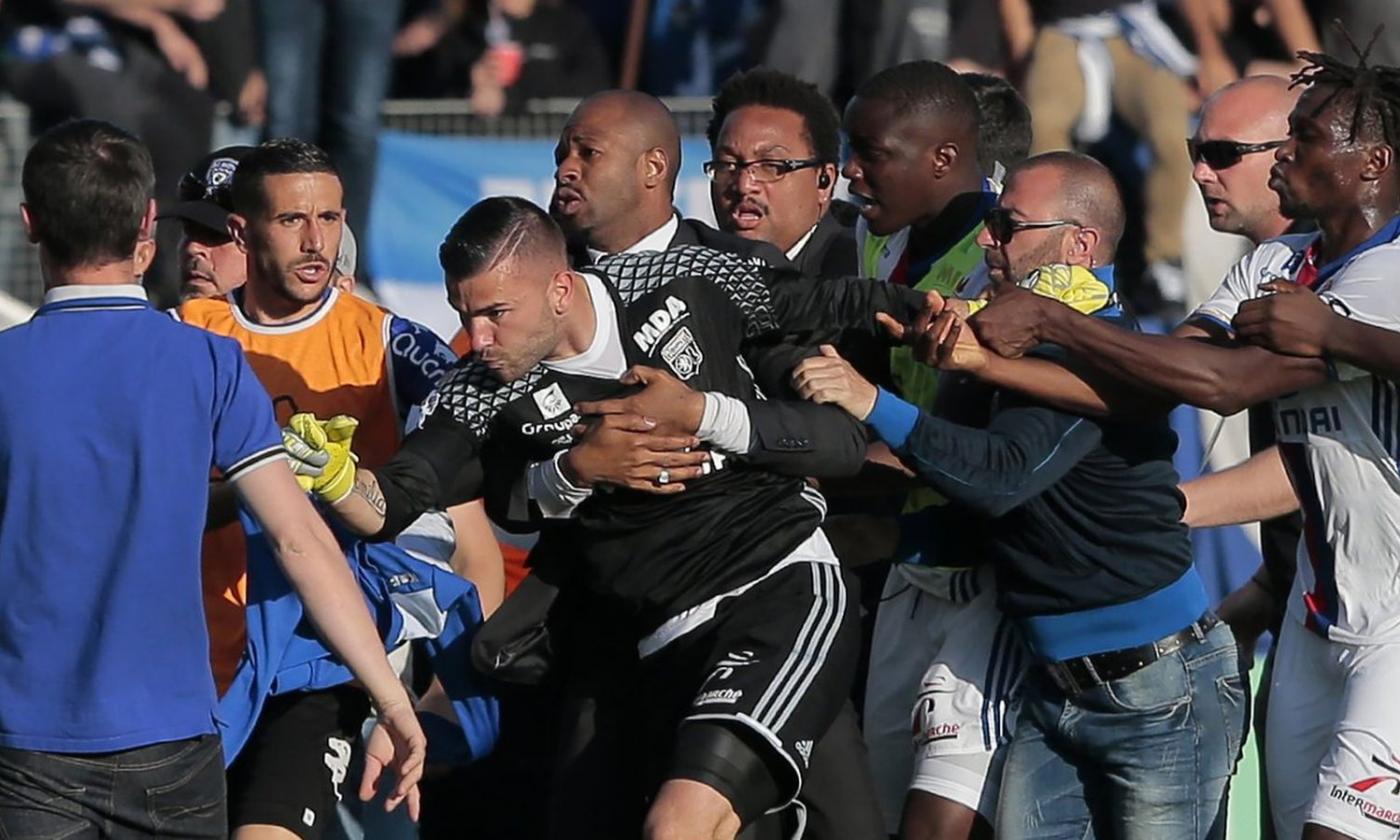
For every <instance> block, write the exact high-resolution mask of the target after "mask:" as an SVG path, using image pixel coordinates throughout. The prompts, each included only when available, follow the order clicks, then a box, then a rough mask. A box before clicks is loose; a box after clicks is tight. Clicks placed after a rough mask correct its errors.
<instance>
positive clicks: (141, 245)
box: [131, 236, 156, 277]
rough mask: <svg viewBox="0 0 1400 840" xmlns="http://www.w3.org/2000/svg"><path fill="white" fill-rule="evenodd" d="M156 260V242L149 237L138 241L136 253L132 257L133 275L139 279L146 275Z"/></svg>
mask: <svg viewBox="0 0 1400 840" xmlns="http://www.w3.org/2000/svg"><path fill="white" fill-rule="evenodd" d="M155 259H156V241H155V239H152V238H148V237H145V236H143V237H141V238H140V239H138V240H136V251H135V252H134V253H133V254H132V255H131V261H132V273H133V274H135V275H136V276H137V277H140V276H141V275H143V274H145V273H146V272H147V271H150V269H151V263H153V262H155Z"/></svg>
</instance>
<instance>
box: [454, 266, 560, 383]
mask: <svg viewBox="0 0 1400 840" xmlns="http://www.w3.org/2000/svg"><path fill="white" fill-rule="evenodd" d="M551 276H552V271H550V270H549V269H548V268H543V269H542V268H541V267H540V266H538V265H536V264H534V263H533V261H531V260H529V259H526V258H519V259H515V258H510V259H506V260H502V261H501V262H500V263H498V264H496V265H495V266H492V267H491V268H489V269H487V270H486V271H483V272H481V273H480V274H476V275H473V276H471V277H467V278H461V279H454V278H451V277H449V278H447V301H448V303H450V304H451V305H452V308H453V309H455V310H457V314H458V315H459V316H460V317H461V321H462V329H463V330H465V331H466V333H467V335H468V336H469V337H470V338H471V346H472V349H473V351H475V352H476V353H477V354H478V355H479V357H480V358H481V360H482V361H483V362H485V363H486V365H487V366H488V367H490V368H491V370H492V372H494V373H495V374H496V376H497V378H499V379H500V380H501V381H502V382H511V381H513V380H516V379H519V378H520V377H522V376H524V375H525V374H526V373H528V372H529V371H530V370H531V369H532V368H533V367H534V366H535V365H537V364H539V363H540V361H541V360H543V359H544V358H546V357H547V356H549V354H550V353H552V352H553V351H554V348H555V347H556V346H557V345H558V344H559V342H560V339H561V336H562V334H563V326H562V319H561V317H560V316H559V315H557V314H555V312H554V311H553V310H552V309H551V307H550V305H549V297H548V289H549V279H550V277H551Z"/></svg>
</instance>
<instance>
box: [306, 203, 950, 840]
mask: <svg viewBox="0 0 1400 840" xmlns="http://www.w3.org/2000/svg"><path fill="white" fill-rule="evenodd" d="M440 257H441V261H442V265H443V269H444V272H445V274H446V278H447V288H448V298H449V301H450V302H451V304H452V306H453V308H454V309H456V310H457V311H458V312H459V313H460V314H461V316H462V322H463V325H464V327H465V328H466V329H467V330H468V332H469V333H470V334H471V338H472V346H473V348H474V352H473V354H472V355H471V356H469V357H467V358H465V359H463V360H462V361H461V362H460V363H459V364H458V366H457V368H456V369H455V370H454V371H453V372H452V373H451V374H449V375H448V376H447V377H445V378H444V379H443V381H442V383H441V385H440V386H439V388H438V390H437V392H435V393H434V394H433V395H432V396H431V397H430V398H429V400H428V402H427V403H425V405H424V413H425V415H426V416H425V420H424V423H423V426H422V427H421V428H420V429H419V430H418V431H416V432H414V433H413V434H411V435H409V437H408V438H407V439H406V440H405V441H404V444H403V446H402V448H401V449H400V451H399V453H398V454H397V455H396V456H395V457H394V458H393V459H392V460H391V461H390V462H389V463H388V464H386V465H384V466H383V467H381V468H379V469H376V470H374V471H368V470H360V471H359V472H358V473H357V474H356V475H355V489H354V491H353V492H351V493H350V494H349V495H348V496H346V497H344V498H343V499H341V500H339V501H338V502H336V503H335V505H334V508H335V510H336V512H337V513H338V514H339V515H340V517H341V518H342V519H343V520H344V522H345V523H346V524H347V525H348V526H349V527H350V528H351V529H352V530H355V531H357V532H359V533H361V534H363V535H366V536H367V538H369V539H373V540H383V539H390V538H392V537H393V535H394V534H395V533H397V531H399V530H400V529H402V528H403V527H404V526H406V525H407V524H408V523H409V522H411V521H412V520H413V519H414V518H415V517H416V516H417V515H418V514H419V513H420V512H421V511H423V510H428V509H433V508H441V507H443V506H444V505H451V504H456V503H459V502H462V501H466V500H469V499H474V498H478V497H483V496H484V497H485V498H486V503H487V509H488V511H489V512H490V513H491V515H492V517H493V518H494V519H496V520H497V521H498V522H500V523H502V524H509V523H512V522H515V523H519V522H522V521H525V520H527V519H533V520H534V521H535V523H536V524H537V525H539V526H540V527H541V540H542V541H549V542H551V543H552V544H554V545H555V546H559V545H564V546H565V547H566V548H567V551H565V552H564V554H565V555H566V556H568V557H572V558H574V559H575V560H576V562H577V563H578V564H579V569H578V570H577V571H578V573H579V574H580V575H581V577H582V582H583V583H584V584H585V585H587V586H590V587H592V588H593V589H594V590H596V591H598V592H599V593H602V594H604V595H606V596H608V597H609V598H611V599H612V600H613V601H615V602H616V603H617V604H618V605H619V609H622V610H625V611H626V612H627V613H628V615H629V617H631V618H632V619H634V621H635V624H636V626H637V627H639V628H641V629H640V631H639V638H638V651H639V653H640V654H641V656H642V671H641V675H642V676H641V681H642V684H641V685H640V686H639V691H640V692H641V693H642V696H643V697H644V698H645V700H646V703H645V707H646V708H647V710H648V712H647V719H646V720H644V721H639V722H638V725H639V727H640V728H642V731H641V732H639V733H638V734H639V735H640V736H641V737H642V738H644V739H645V742H646V743H650V744H656V745H657V748H656V750H655V751H654V752H655V753H656V754H655V756H654V758H655V766H654V767H649V768H648V770H649V773H648V776H649V779H650V783H651V784H652V788H653V796H652V798H651V803H652V804H651V807H650V810H649V812H648V814H647V818H646V831H645V835H646V836H647V837H652V838H659V837H665V838H689V837H694V838H706V840H709V838H714V837H733V836H735V835H736V834H737V833H738V832H739V831H740V830H741V828H742V827H744V826H746V825H748V824H750V823H752V822H753V821H755V820H756V819H757V818H758V817H760V816H762V815H763V814H765V813H770V812H774V811H777V810H780V809H782V808H784V807H786V806H788V805H789V804H791V803H793V801H794V798H795V797H796V795H797V793H798V791H799V790H800V789H801V786H802V779H803V774H804V772H805V771H806V768H807V763H808V761H809V758H810V753H811V749H812V745H813V744H814V743H815V742H816V741H817V740H818V739H819V738H820V737H821V736H822V735H823V733H825V731H826V729H827V728H828V726H829V725H830V724H831V722H832V720H833V719H834V718H835V716H836V713H837V711H838V710H839V709H840V707H841V704H842V702H843V701H844V700H845V698H846V696H847V694H848V691H849V688H850V684H851V680H852V678H853V675H854V669H855V660H856V649H857V645H858V639H859V630H858V626H857V616H856V608H855V603H854V601H853V599H852V597H850V595H849V594H848V589H847V587H848V580H847V576H846V573H845V572H843V571H842V569H841V568H840V566H839V564H838V562H837V560H836V557H835V555H834V554H833V553H832V550H831V547H830V545H829V544H828V543H827V541H826V538H825V536H824V535H823V534H822V531H821V529H820V527H819V526H820V524H821V521H822V517H823V515H824V513H825V502H824V501H823V499H822V497H821V495H820V493H818V492H817V491H816V490H815V489H813V488H812V487H811V486H810V484H809V483H808V482H807V481H805V480H804V477H806V476H813V477H833V476H840V475H850V474H854V473H855V472H856V471H857V470H858V469H859V467H860V465H861V463H862V460H863V458H864V454H865V448H866V437H865V432H864V430H863V429H862V428H861V425H860V424H859V423H856V422H855V421H854V420H853V419H852V418H851V417H850V416H849V415H847V414H846V413H845V412H843V411H841V410H840V409H838V408H836V407H834V406H822V405H815V404H811V403H803V402H802V401H800V400H797V399H796V397H795V395H794V394H793V393H792V392H791V390H790V385H789V384H788V383H789V382H790V375H791V372H792V370H793V368H794V367H795V366H796V365H797V364H798V363H799V362H800V361H801V360H802V359H803V358H807V357H809V356H812V355H815V354H816V352H817V351H816V350H815V349H811V348H805V347H801V346H799V345H796V344H793V343H789V342H788V341H787V339H788V338H789V337H791V336H793V335H800V334H801V333H803V332H810V331H815V330H818V329H821V328H831V327H841V328H849V329H860V330H864V331H867V332H874V331H875V330H876V329H877V327H876V323H875V319H874V315H875V313H877V312H885V313H888V314H889V315H891V316H892V317H894V318H895V319H896V320H899V321H902V322H904V323H909V322H911V321H912V320H913V319H914V317H915V316H916V315H917V314H918V312H919V310H920V309H921V308H922V307H923V303H924V296H923V295H922V294H921V293H918V292H914V291H911V290H908V289H904V288H901V287H896V286H890V285H887V284H883V283H878V282H874V281H867V280H828V281H821V282H816V281H811V280H804V279H802V278H800V277H798V276H795V275H794V276H786V275H780V274H779V273H776V272H774V271H773V270H772V269H769V268H767V267H764V266H760V265H756V264H754V263H752V262H749V261H747V260H744V259H742V258H739V257H736V256H733V255H730V254H725V253H721V252H717V251H712V250H708V249H704V248H699V247H683V248H677V249H672V250H669V251H664V252H654V253H640V254H622V255H617V256H614V257H611V258H608V259H606V260H604V261H602V262H601V263H600V264H599V265H598V266H596V267H591V268H589V269H587V270H586V273H580V272H575V271H572V270H570V269H569V267H568V262H567V258H566V256H565V250H564V238H563V236H562V234H561V233H560V231H559V229H558V228H557V227H556V226H555V224H554V222H553V221H552V220H550V219H549V217H548V216H546V215H545V214H544V213H543V211H541V210H540V209H539V208H537V207H535V206H534V205H532V204H530V203H528V202H526V201H524V200H521V199H512V198H493V199H487V200H485V201H482V202H480V203H478V204H477V205H475V206H474V207H472V208H471V209H470V210H469V211H467V213H466V214H465V215H463V216H462V218H461V219H459V220H458V222H457V223H456V224H455V225H454V226H453V228H452V230H451V231H450V232H449V233H448V236H447V239H446V241H445V242H444V243H443V245H442V248H441V251H440ZM638 386H644V387H642V388H641V390H640V392H639V391H638ZM586 419H587V420H590V421H591V422H589V424H588V427H587V431H586V432H584V434H583V438H582V440H581V441H580V445H579V446H576V447H575V446H573V444H574V443H575V437H574V435H573V431H574V429H575V427H576V426H577V425H579V424H580V423H581V422H582V421H584V420H586ZM638 433H652V434H656V435H660V436H662V437H663V442H664V444H665V445H661V444H659V445H657V446H656V451H650V450H646V449H643V448H633V447H623V446H619V447H618V448H617V449H616V450H615V451H617V452H619V453H624V452H625V453H628V454H625V455H624V454H620V455H619V457H618V458H617V459H615V460H614V462H613V463H610V464H608V465H607V469H606V470H601V471H600V470H598V469H595V467H596V466H597V464H596V461H597V458H596V457H593V458H592V459H591V460H592V461H593V462H594V463H592V464H590V463H588V460H589V458H588V457H587V456H586V455H585V453H587V452H588V451H590V447H586V446H584V445H583V444H588V443H592V444H596V445H595V446H592V447H591V449H592V451H594V452H598V451H604V452H607V451H612V450H609V448H608V447H609V444H610V442H611V441H617V440H622V439H625V438H627V437H628V436H629V435H636V434H638ZM289 443H290V448H291V449H292V451H293V454H294V456H296V455H302V454H305V455H306V456H308V457H307V461H308V462H315V463H316V464H317V465H316V466H310V464H309V463H308V467H307V472H308V473H316V474H318V475H317V477H316V478H315V479H314V481H313V485H316V484H320V483H326V482H330V481H333V480H334V479H335V477H336V476H337V474H339V477H340V478H341V479H342V480H343V479H344V477H345V476H344V472H345V471H347V470H352V469H354V467H353V463H352V462H351V460H350V458H349V454H348V452H346V451H345V450H344V448H343V447H337V445H336V444H335V443H334V442H331V443H329V444H325V443H324V441H322V440H318V441H314V442H311V443H312V444H316V443H320V444H323V448H324V449H325V451H309V450H310V449H311V448H312V447H308V446H306V445H305V443H306V442H299V441H297V440H291V441H289ZM687 449H688V450H689V451H687ZM638 453H640V454H638ZM327 455H329V456H330V457H329V463H324V462H325V461H326V460H327V457H326V456H327ZM604 474H606V476H607V478H606V482H607V483H606V484H604V483H603V479H602V476H603V475H604ZM522 475H524V476H525V477H526V478H525V480H524V481H521V480H520V477H521V476H522ZM593 478H599V483H598V485H597V486H596V487H595V486H592V484H591V480H592V479H593ZM522 486H523V487H524V488H525V489H524V491H523V492H522V490H521V488H522ZM682 489H683V490H684V491H685V492H679V491H680V490H682ZM800 819H801V817H800V814H799V815H798V820H799V823H800Z"/></svg>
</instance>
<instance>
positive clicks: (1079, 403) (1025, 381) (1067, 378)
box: [976, 354, 1126, 417]
mask: <svg viewBox="0 0 1400 840" xmlns="http://www.w3.org/2000/svg"><path fill="white" fill-rule="evenodd" d="M976 376H977V378H978V379H980V380H982V381H983V382H986V383H988V384H991V385H996V386H998V387H1000V388H1007V389H1010V390H1012V391H1019V392H1020V393H1022V394H1025V395H1026V396H1028V397H1030V398H1032V399H1034V400H1036V401H1038V402H1043V403H1047V404H1049V405H1052V406H1054V407H1055V408H1058V409H1060V410H1062V411H1068V412H1070V413H1072V414H1085V415H1088V416H1091V417H1103V416H1106V415H1109V414H1112V413H1114V411H1113V409H1112V408H1111V407H1110V406H1109V402H1108V400H1107V399H1105V397H1104V395H1102V394H1100V393H1099V391H1097V390H1095V388H1094V386H1092V385H1090V384H1089V383H1088V382H1087V381H1086V380H1084V379H1083V378H1082V377H1080V376H1078V375H1077V374H1075V373H1073V372H1072V371H1069V370H1067V369H1065V368H1064V367H1063V366H1062V365H1057V364H1055V363H1054V362H1050V361H1046V360H1045V359H1033V358H1025V357H1023V358H1020V359H1006V358H1002V357H1001V356H997V355H995V354H988V356H987V363H986V365H985V366H983V367H982V368H981V369H980V370H978V371H976ZM1125 390H1126V389H1125ZM1119 405H1121V403H1119Z"/></svg>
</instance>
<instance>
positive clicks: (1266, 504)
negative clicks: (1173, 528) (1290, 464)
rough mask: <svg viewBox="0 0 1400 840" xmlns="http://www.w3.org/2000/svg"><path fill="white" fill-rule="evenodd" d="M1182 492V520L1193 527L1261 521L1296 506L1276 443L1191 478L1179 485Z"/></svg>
mask: <svg viewBox="0 0 1400 840" xmlns="http://www.w3.org/2000/svg"><path fill="white" fill-rule="evenodd" d="M1181 493H1182V495H1183V496H1185V497H1186V513H1184V514H1183V515H1182V521H1183V522H1185V523H1186V524H1187V525H1189V526H1191V527H1192V528H1213V527H1216V526H1218V525H1239V524H1242V523H1245V522H1262V521H1263V520H1265V519H1273V518H1274V517H1276V516H1284V515H1285V514H1289V513H1292V512H1294V511H1295V510H1297V509H1298V494H1297V492H1296V491H1295V490H1294V489H1293V482H1291V481H1289V479H1288V472H1287V471H1286V470H1285V469H1284V468H1283V458H1282V457H1281V456H1280V455H1279V451H1278V447H1277V446H1271V447H1269V448H1268V449H1265V450H1264V451H1262V452H1258V453H1256V454H1255V455H1254V456H1253V457H1252V458H1250V459H1249V460H1248V461H1245V462H1243V463H1240V464H1236V465H1235V466H1233V467H1230V468H1229V469H1226V470H1221V471H1220V472H1214V473H1208V474H1206V475H1203V476H1201V477H1200V478H1196V479H1192V480H1191V481H1188V482H1186V483H1185V484H1183V485H1181Z"/></svg>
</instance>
